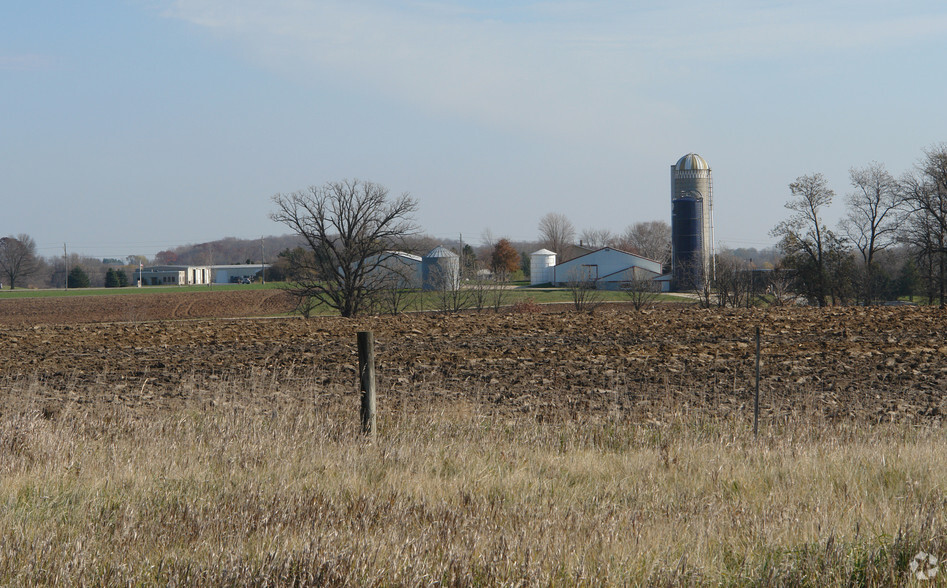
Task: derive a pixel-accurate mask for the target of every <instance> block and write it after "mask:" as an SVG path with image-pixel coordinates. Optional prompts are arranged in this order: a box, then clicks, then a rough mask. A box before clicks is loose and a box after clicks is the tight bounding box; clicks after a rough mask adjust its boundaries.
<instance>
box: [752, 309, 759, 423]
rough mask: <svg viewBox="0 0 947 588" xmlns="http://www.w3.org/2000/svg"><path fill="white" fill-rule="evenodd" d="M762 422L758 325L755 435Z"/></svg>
mask: <svg viewBox="0 0 947 588" xmlns="http://www.w3.org/2000/svg"><path fill="white" fill-rule="evenodd" d="M759 422H760V328H759V326H757V327H756V393H755V394H754V395H753V436H754V437H756V436H757V435H758V434H759Z"/></svg>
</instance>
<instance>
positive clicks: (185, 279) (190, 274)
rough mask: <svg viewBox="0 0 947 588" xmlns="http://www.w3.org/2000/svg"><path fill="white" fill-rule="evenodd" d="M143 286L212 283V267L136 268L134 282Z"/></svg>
mask: <svg viewBox="0 0 947 588" xmlns="http://www.w3.org/2000/svg"><path fill="white" fill-rule="evenodd" d="M139 280H141V284H142V285H143V286H191V285H197V284H210V283H211V268H210V266H206V265H155V266H152V267H146V268H142V269H136V270H135V275H134V282H135V283H138V281H139Z"/></svg>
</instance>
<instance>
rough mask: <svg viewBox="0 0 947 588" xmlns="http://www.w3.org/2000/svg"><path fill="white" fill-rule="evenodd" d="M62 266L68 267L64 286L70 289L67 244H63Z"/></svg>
mask: <svg viewBox="0 0 947 588" xmlns="http://www.w3.org/2000/svg"><path fill="white" fill-rule="evenodd" d="M62 266H63V267H64V268H66V277H64V278H63V286H64V287H65V289H66V290H68V289H69V256H68V255H66V244H65V243H63V244H62Z"/></svg>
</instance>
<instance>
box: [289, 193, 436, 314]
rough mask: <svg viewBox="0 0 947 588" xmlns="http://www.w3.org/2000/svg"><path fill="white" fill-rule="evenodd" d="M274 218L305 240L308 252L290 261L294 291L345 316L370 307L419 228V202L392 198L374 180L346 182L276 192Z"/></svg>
mask: <svg viewBox="0 0 947 588" xmlns="http://www.w3.org/2000/svg"><path fill="white" fill-rule="evenodd" d="M273 202H274V203H275V204H276V208H277V210H276V212H274V213H273V214H271V215H270V217H271V218H272V219H273V220H275V221H277V222H280V223H283V224H285V225H286V226H288V227H290V228H291V229H292V230H293V231H295V232H296V234H297V235H299V236H300V237H302V238H303V240H305V242H306V245H307V247H308V251H307V252H306V253H307V254H306V255H300V256H294V257H292V258H291V259H290V264H291V265H292V266H293V267H292V269H293V270H294V272H295V276H296V280H295V281H294V282H293V283H292V284H291V285H290V286H289V287H288V290H289V291H290V292H292V293H293V294H294V295H296V296H297V297H298V298H299V299H300V300H301V301H308V300H313V299H314V300H318V301H320V302H322V303H323V304H326V305H327V306H329V307H331V308H334V309H336V310H337V311H338V312H339V314H341V315H342V316H344V317H351V316H356V315H357V314H358V313H359V312H360V311H363V310H364V305H365V304H366V303H367V302H368V301H369V300H371V299H372V298H373V297H374V296H375V295H376V294H377V290H378V289H379V288H383V287H386V285H385V284H384V281H383V280H378V279H375V278H376V277H377V275H378V273H377V272H383V271H384V270H385V267H386V264H387V263H388V261H389V258H390V257H391V253H390V252H391V251H392V250H394V249H397V248H399V247H400V245H401V243H402V241H403V239H404V238H405V237H406V236H408V235H411V234H413V233H415V232H417V226H416V225H415V223H414V220H413V215H414V213H415V212H416V211H417V207H418V205H417V201H416V200H414V199H413V198H412V197H411V196H409V195H408V194H406V193H405V194H402V195H401V196H398V197H396V198H389V196H388V189H387V188H385V187H383V186H381V185H379V184H375V183H373V182H366V181H361V180H358V179H355V180H343V181H340V182H327V183H326V184H324V185H322V186H310V187H309V188H308V189H306V190H301V191H298V192H293V193H291V194H276V195H275V196H273Z"/></svg>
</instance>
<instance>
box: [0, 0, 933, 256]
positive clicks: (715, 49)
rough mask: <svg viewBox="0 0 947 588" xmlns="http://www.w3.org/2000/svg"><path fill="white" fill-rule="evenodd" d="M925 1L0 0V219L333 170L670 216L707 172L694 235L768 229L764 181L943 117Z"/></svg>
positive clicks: (526, 217)
mask: <svg viewBox="0 0 947 588" xmlns="http://www.w3.org/2000/svg"><path fill="white" fill-rule="evenodd" d="M944 56H947V5H944V4H943V3H941V2H912V1H904V2H897V3H895V2H887V1H886V2H877V1H870V0H869V1H862V2H847V1H846V2H826V1H818V2H816V1H809V0H802V1H794V2H759V1H743V2H713V1H710V2H707V1H705V2H690V1H686V0H685V1H681V2H674V3H655V2H648V3H644V2H627V1H622V2H619V1H601V2H579V1H572V2H569V1H542V0H537V1H533V2H516V1H512V2H498V1H482V2H473V1H461V0H457V1H438V0H428V1H417V2H395V1H366V2H355V1H351V0H349V1H339V2H333V1H312V2H307V1H305V0H266V1H263V0H177V1H171V0H100V1H91V2H65V1H61V2H57V1H51V0H6V1H5V2H4V3H3V5H2V7H0V105H2V117H0V194H2V199H3V200H2V202H3V214H2V215H0V234H2V235H8V234H17V233H28V234H30V235H32V236H33V237H34V238H35V239H36V241H37V243H38V245H39V247H40V253H41V254H43V255H46V256H50V255H56V254H57V253H58V252H61V251H62V245H63V243H66V244H67V246H68V247H69V249H70V251H75V252H79V253H84V254H89V255H93V256H96V257H106V256H108V257H120V256H125V255H129V254H145V255H153V254H154V253H155V252H157V251H159V250H161V249H166V248H169V247H174V246H177V245H182V244H186V243H196V242H203V241H209V240H214V239H219V238H223V237H228V236H232V237H241V238H256V237H259V236H261V235H270V234H283V233H285V232H286V230H285V229H284V228H283V227H282V226H280V225H277V224H274V223H273V222H272V221H270V220H269V218H268V216H267V215H268V213H269V212H270V211H271V210H272V205H271V202H270V196H272V195H273V194H275V193H277V192H289V191H293V190H298V189H302V188H305V187H306V186H308V185H310V184H321V183H323V182H325V181H328V180H339V179H344V178H352V177H358V178H361V179H366V180H372V181H375V182H378V183H381V184H384V185H386V186H388V187H389V188H390V189H391V190H392V192H394V193H401V192H410V193H411V194H412V195H414V196H415V197H417V198H418V200H419V201H420V204H421V208H420V213H419V215H418V220H419V221H420V223H421V225H422V226H423V229H424V230H425V231H426V232H428V233H431V234H434V235H436V236H440V237H444V238H448V237H450V238H453V237H456V236H457V235H458V234H459V233H463V235H464V238H465V239H466V240H473V241H478V240H479V238H480V235H481V234H482V233H483V232H484V231H485V230H490V231H491V232H492V233H493V234H494V235H495V236H497V237H500V236H506V237H510V238H512V239H515V240H526V239H534V238H536V235H537V231H536V226H537V223H538V221H539V218H540V217H541V216H542V215H543V214H545V213H547V212H561V213H563V214H565V215H567V216H568V217H569V218H570V219H572V221H573V223H574V224H575V226H576V228H577V229H579V230H582V229H583V228H608V229H611V230H613V231H615V232H620V231H621V230H622V229H624V228H625V227H626V226H627V225H629V224H631V223H633V222H637V221H646V220H653V219H662V220H666V221H670V202H669V200H670V193H669V191H670V186H669V168H670V166H671V164H673V163H674V162H675V161H676V160H677V159H678V158H679V157H680V156H682V155H684V154H686V153H688V152H696V153H699V154H700V155H702V156H703V157H704V158H705V159H707V161H708V162H709V163H710V165H711V167H712V168H713V172H714V198H715V200H714V208H715V220H716V238H717V241H718V243H719V244H721V245H724V246H731V247H742V246H747V247H750V246H753V247H763V246H766V245H769V244H771V243H772V241H773V240H772V238H770V237H769V235H768V232H769V230H770V229H771V228H772V227H773V225H775V224H776V223H777V222H778V221H779V220H781V219H782V218H784V217H785V214H786V211H785V209H784V208H783V204H784V203H785V201H786V199H787V197H788V188H787V185H788V183H789V182H791V181H792V180H793V179H795V178H796V177H797V176H799V175H802V174H808V173H815V172H822V173H824V174H825V175H826V177H827V178H828V180H829V182H830V184H831V186H832V187H833V188H834V189H835V190H836V192H837V193H838V195H839V196H838V198H837V202H836V205H835V206H833V208H832V210H831V211H829V216H830V219H831V220H832V221H833V222H834V220H835V219H837V218H838V217H840V216H841V214H842V212H843V200H844V198H843V196H844V194H845V193H847V192H848V191H849V190H850V186H849V185H848V169H849V168H850V167H852V166H863V165H866V164H868V163H870V162H871V161H879V162H882V163H884V164H886V165H887V167H888V169H889V170H890V171H891V172H893V173H895V174H896V175H899V174H900V173H902V172H903V171H905V170H907V169H908V168H910V167H911V166H912V165H913V164H914V162H915V161H916V160H917V159H918V158H919V157H920V156H921V154H922V151H923V149H924V148H926V147H929V146H931V145H932V144H934V143H940V142H943V141H947V128H945V127H947V116H945V114H944V112H945V110H944V102H945V98H947V87H945V85H947V82H945V81H944V80H945V76H944V75H943V69H944V66H943V60H944Z"/></svg>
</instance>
